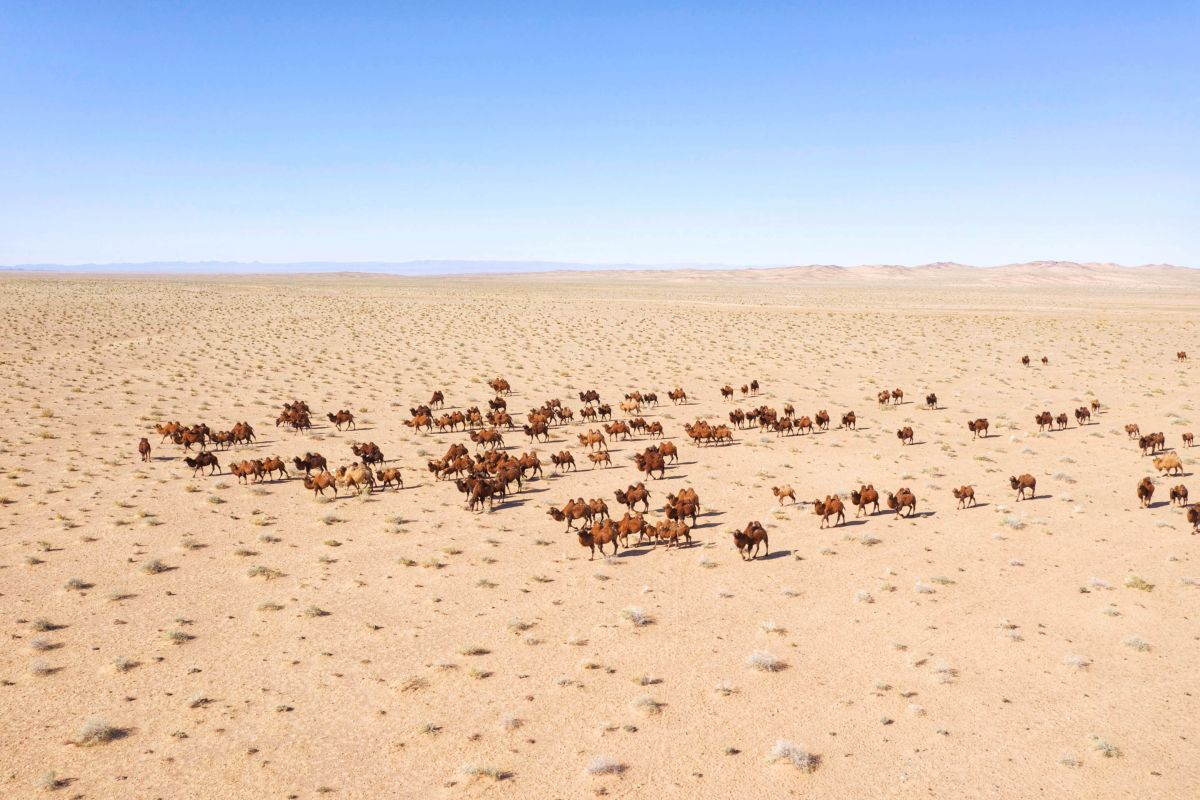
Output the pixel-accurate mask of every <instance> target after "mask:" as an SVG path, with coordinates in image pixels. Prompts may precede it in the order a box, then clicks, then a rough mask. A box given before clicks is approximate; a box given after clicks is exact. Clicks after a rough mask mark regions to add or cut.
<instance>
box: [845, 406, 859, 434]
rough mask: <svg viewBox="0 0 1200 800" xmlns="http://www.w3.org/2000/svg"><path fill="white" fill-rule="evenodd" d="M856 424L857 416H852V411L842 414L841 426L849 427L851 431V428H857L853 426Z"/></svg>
mask: <svg viewBox="0 0 1200 800" xmlns="http://www.w3.org/2000/svg"><path fill="white" fill-rule="evenodd" d="M857 425H858V418H857V417H856V416H854V412H853V411H847V412H846V413H845V414H842V427H843V428H849V429H850V430H852V431H853V430H857V428H856V427H855V426H857Z"/></svg>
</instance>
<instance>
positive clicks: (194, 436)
mask: <svg viewBox="0 0 1200 800" xmlns="http://www.w3.org/2000/svg"><path fill="white" fill-rule="evenodd" d="M207 438H208V437H207V434H205V433H204V431H201V430H195V429H192V430H183V431H176V432H175V433H174V435H172V436H171V441H173V442H174V443H175V444H181V445H183V449H184V450H191V449H192V445H194V444H199V445H200V450H201V451H202V452H203V450H204V443H205V441H206V440H207Z"/></svg>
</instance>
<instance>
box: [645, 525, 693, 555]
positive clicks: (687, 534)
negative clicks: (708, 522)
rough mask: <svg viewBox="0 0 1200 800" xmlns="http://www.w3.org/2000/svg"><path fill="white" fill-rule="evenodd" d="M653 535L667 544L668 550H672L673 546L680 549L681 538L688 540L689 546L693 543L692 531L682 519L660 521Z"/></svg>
mask: <svg viewBox="0 0 1200 800" xmlns="http://www.w3.org/2000/svg"><path fill="white" fill-rule="evenodd" d="M653 533H654V536H655V538H656V539H657V540H658V541H659V542H666V543H667V549H668V550H670V549H671V545H672V544H674V545H675V547H676V549H678V548H679V547H680V544H679V539H680V538H684V539H687V541H688V544H691V543H692V533H691V529H690V528H688V526H687V524H686V523H684V522H683V521H682V520H680V519H660V520H659V521H658V524H657V525H655V526H654V529H653ZM656 546H657V544H656Z"/></svg>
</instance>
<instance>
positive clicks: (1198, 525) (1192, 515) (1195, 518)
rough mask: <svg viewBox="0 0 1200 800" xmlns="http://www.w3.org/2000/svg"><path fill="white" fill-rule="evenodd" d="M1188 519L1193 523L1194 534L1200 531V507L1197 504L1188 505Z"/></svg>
mask: <svg viewBox="0 0 1200 800" xmlns="http://www.w3.org/2000/svg"><path fill="white" fill-rule="evenodd" d="M1187 521H1188V522H1190V523H1192V534H1193V535H1195V534H1196V533H1198V532H1200V508H1198V507H1197V506H1194V505H1192V506H1188V510H1187Z"/></svg>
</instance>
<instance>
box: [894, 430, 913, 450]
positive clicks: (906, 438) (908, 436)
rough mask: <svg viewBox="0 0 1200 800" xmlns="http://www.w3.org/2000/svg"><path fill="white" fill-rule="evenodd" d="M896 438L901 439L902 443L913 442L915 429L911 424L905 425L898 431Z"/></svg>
mask: <svg viewBox="0 0 1200 800" xmlns="http://www.w3.org/2000/svg"><path fill="white" fill-rule="evenodd" d="M896 438H897V439H899V440H900V444H902V445H904V444H912V443H913V429H912V428H910V427H909V426H907V425H905V426H904V427H903V428H901V429H900V430H898V431H896Z"/></svg>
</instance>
